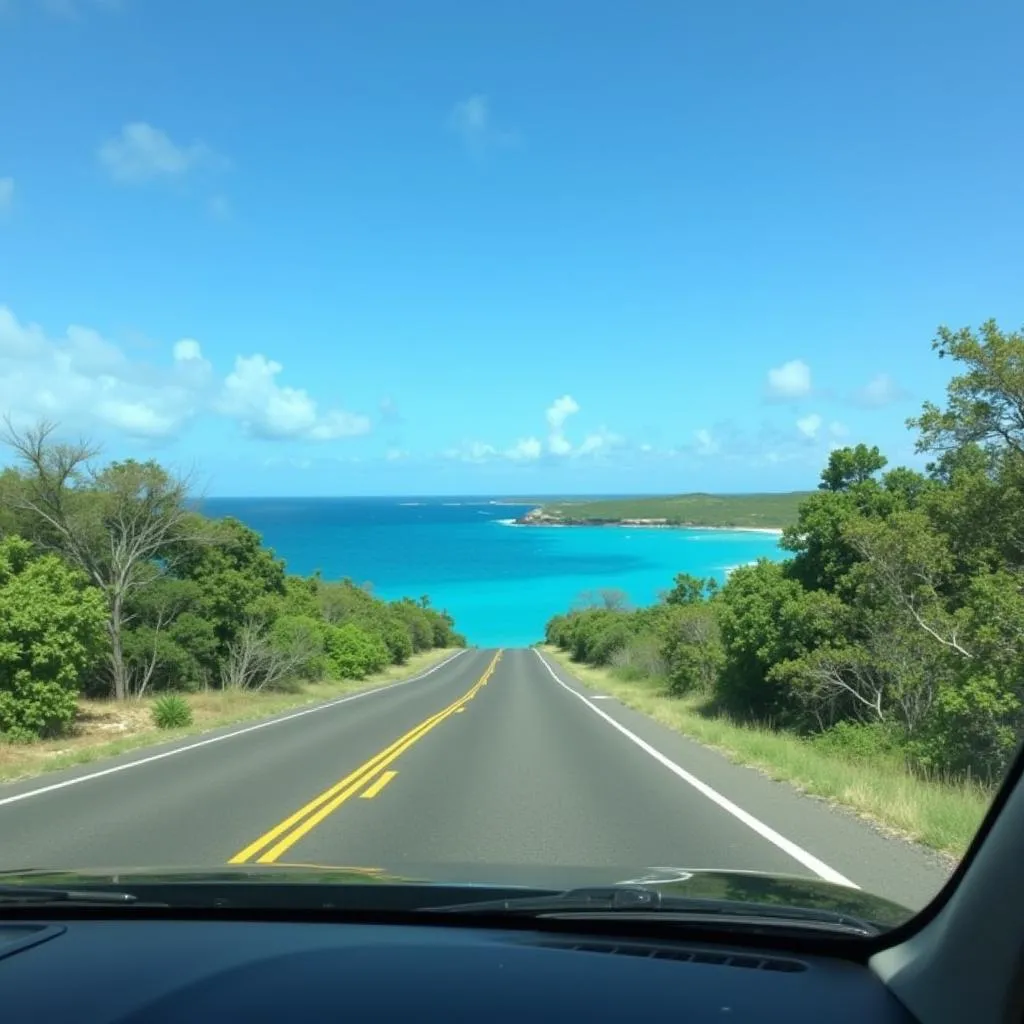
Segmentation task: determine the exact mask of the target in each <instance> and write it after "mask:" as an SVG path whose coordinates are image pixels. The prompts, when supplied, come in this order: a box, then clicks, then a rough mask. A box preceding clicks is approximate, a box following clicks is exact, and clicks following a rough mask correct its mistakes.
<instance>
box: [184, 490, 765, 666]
mask: <svg viewBox="0 0 1024 1024" xmlns="http://www.w3.org/2000/svg"><path fill="white" fill-rule="evenodd" d="M532 507H533V506H531V505H501V504H496V503H495V502H493V501H490V500H489V499H487V498H208V499H206V500H205V501H204V502H203V510H204V511H205V512H206V513H207V514H208V515H213V516H225V515H231V516H235V517H236V518H238V519H240V520H242V522H244V523H246V524H247V525H248V526H250V527H252V529H254V530H257V531H258V532H259V533H261V534H262V535H263V539H264V541H265V542H266V543H267V544H268V545H269V546H270V547H272V548H273V549H274V550H275V551H276V552H277V554H278V556H279V557H281V558H283V559H284V561H285V563H286V564H287V566H288V571H289V572H293V573H300V574H307V573H311V572H313V571H314V570H316V569H319V570H320V571H321V573H322V574H323V576H324V577H325V578H326V579H340V578H342V577H344V576H348V577H350V578H351V579H353V580H355V581H356V582H358V583H370V584H372V587H373V592H374V593H375V594H377V595H378V596H379V597H384V598H388V599H394V598H398V597H403V596H409V597H419V596H420V595H422V594H428V595H429V596H430V599H431V602H432V603H433V604H434V606H435V607H438V608H447V609H448V611H449V612H451V614H452V615H454V616H455V622H456V626H457V628H458V629H459V630H460V631H461V632H463V633H465V634H466V636H467V637H468V638H469V641H470V642H471V643H474V644H479V645H480V646H486V647H497V646H503V647H512V646H519V645H525V644H531V643H534V642H535V641H537V640H540V639H541V638H542V637H543V635H544V623H545V622H546V621H547V620H548V618H550V617H551V616H552V615H554V614H556V613H558V612H563V611H566V610H568V609H569V608H570V607H571V606H572V604H573V603H574V602H575V601H576V600H578V599H579V597H580V595H581V594H582V593H583V592H585V591H594V590H599V589H603V588H616V589H619V590H624V591H625V592H626V593H627V594H628V595H629V598H630V600H631V601H633V602H634V603H636V604H647V603H650V602H652V601H655V600H656V599H657V597H658V594H659V592H660V591H663V590H666V589H668V588H669V587H671V585H672V577H673V576H674V575H675V574H676V573H677V572H689V573H693V574H694V575H697V576H714V577H716V578H717V579H719V580H723V579H724V578H725V574H726V572H727V571H728V570H729V569H732V568H734V567H736V566H738V565H743V564H745V563H747V562H752V561H754V560H755V559H757V558H761V557H767V558H778V557H780V556H781V554H782V552H781V551H780V549H779V548H778V545H777V543H776V538H775V537H774V536H772V535H770V534H762V533H743V532H740V531H736V532H733V531H725V530H674V529H673V530H658V529H644V528H634V529H630V528H628V527H600V526H596V527H547V526H530V527H522V526H512V525H509V522H510V521H511V520H512V519H514V518H515V517H517V516H520V515H522V514H523V513H524V512H526V511H527V510H528V509H530V508H532Z"/></svg>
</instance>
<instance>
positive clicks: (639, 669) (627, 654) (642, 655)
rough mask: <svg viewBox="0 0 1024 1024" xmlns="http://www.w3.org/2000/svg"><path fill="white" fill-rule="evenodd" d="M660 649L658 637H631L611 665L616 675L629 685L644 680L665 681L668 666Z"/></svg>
mask: <svg viewBox="0 0 1024 1024" xmlns="http://www.w3.org/2000/svg"><path fill="white" fill-rule="evenodd" d="M660 647H661V645H660V644H659V643H658V640H657V638H656V637H653V636H645V635H640V636H634V637H631V638H630V640H629V642H628V643H627V644H626V645H625V647H622V648H620V649H619V650H617V651H616V652H615V654H614V655H613V656H612V661H611V664H612V668H613V670H614V672H615V674H616V675H617V676H618V677H619V678H620V679H623V680H625V681H626V682H627V683H630V682H637V681H639V680H642V679H658V680H664V678H665V675H666V666H665V659H664V658H663V657H662V655H661V649H660Z"/></svg>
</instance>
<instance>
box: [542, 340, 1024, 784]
mask: <svg viewBox="0 0 1024 1024" xmlns="http://www.w3.org/2000/svg"><path fill="white" fill-rule="evenodd" d="M935 347H936V349H938V350H939V352H940V354H943V355H948V356H951V357H952V358H953V359H954V360H956V361H957V362H959V363H960V364H961V365H962V366H963V367H964V369H965V372H964V373H963V374H962V375H961V376H958V377H954V378H953V380H952V382H951V383H950V385H949V389H948V404H947V407H946V408H945V409H939V408H938V407H936V406H933V405H930V404H928V405H926V406H925V408H924V411H923V414H922V416H921V417H920V418H919V419H918V420H917V421H915V422H914V423H913V425H914V426H916V427H917V428H918V429H919V430H920V440H919V444H918V447H919V449H920V450H923V451H933V452H935V453H936V454H937V458H936V461H935V462H934V463H932V464H931V465H930V466H929V467H928V470H927V472H926V473H918V472H915V471H913V470H910V469H905V468H896V469H892V470H889V471H888V472H885V471H884V470H885V468H886V460H885V457H884V456H883V455H882V454H881V453H880V452H879V451H878V449H877V448H868V447H866V446H864V445H857V446H856V447H853V448H844V449H839V450H836V451H833V452H832V453H831V455H830V457H829V460H828V464H827V466H826V467H825V469H824V471H823V472H822V474H821V484H820V488H819V491H818V493H816V494H814V495H812V496H811V497H809V498H808V499H807V500H805V501H804V503H803V504H802V506H801V508H800V511H799V516H798V521H797V523H796V524H795V525H794V526H793V527H791V528H790V529H788V530H787V531H786V532H785V534H784V536H783V538H782V546H783V548H784V549H786V550H787V551H788V552H789V553H790V556H791V557H789V558H788V559H787V560H786V561H784V562H782V563H781V564H779V563H773V562H769V561H761V562H759V563H757V564H756V565H751V566H745V567H742V568H739V569H737V570H735V571H734V572H733V573H731V574H730V576H729V578H728V581H727V582H726V584H725V585H724V587H722V589H721V590H720V591H719V592H716V591H715V589H714V588H713V587H711V586H708V585H704V584H702V583H701V581H699V580H694V579H692V578H691V577H687V576H683V577H680V578H678V579H677V581H676V586H675V587H674V588H673V590H672V591H670V592H669V594H667V595H666V597H665V599H664V601H663V602H662V604H661V605H659V606H657V607H655V608H651V609H640V610H639V611H634V612H628V611H623V610H609V609H596V608H583V609H579V610H577V611H574V612H572V613H570V614H569V615H564V616H556V617H555V618H554V619H552V620H551V621H550V622H549V624H548V630H547V638H548V640H549V642H551V643H555V644H558V645H559V646H560V647H562V648H564V649H565V650H568V651H570V652H571V654H572V656H573V657H574V658H576V659H578V660H582V661H588V662H590V663H592V664H612V665H613V666H615V670H616V671H618V672H622V673H625V674H630V675H633V676H636V675H637V674H638V671H639V670H638V668H637V665H638V664H641V663H643V664H644V665H645V668H644V670H643V671H644V672H645V674H647V675H649V676H654V677H656V678H658V679H659V680H660V682H661V685H663V686H664V687H665V688H667V689H668V690H669V692H671V693H674V694H683V693H691V692H696V693H699V694H702V695H704V696H705V697H707V698H708V700H709V704H710V705H711V706H713V707H714V708H717V709H719V710H722V711H725V712H727V713H729V714H730V715H732V716H733V717H736V718H740V719H744V720H748V721H756V722H761V723H768V724H771V725H774V726H776V727H782V728H787V729H791V730H795V731H797V732H799V733H802V734H807V735H813V736H814V737H815V742H816V743H819V744H821V745H823V746H826V747H827V748H829V749H844V750H845V751H847V752H848V753H849V752H852V753H854V754H856V755H857V756H872V755H877V754H880V753H893V752H899V753H900V754H901V755H902V756H903V757H904V758H906V759H907V760H908V761H910V762H911V763H912V764H914V765H916V766H917V767H918V768H920V769H923V770H925V771H928V772H936V773H940V774H942V775H956V776H962V775H967V774H970V775H974V776H980V777H982V778H983V779H989V778H994V777H998V776H999V775H1001V774H1002V773H1003V772H1004V771H1005V769H1006V767H1007V765H1008V764H1009V761H1010V759H1011V757H1012V756H1013V753H1014V751H1015V749H1016V747H1017V745H1018V744H1019V742H1020V739H1021V736H1022V733H1024V628H1022V626H1021V624H1022V623H1024V532H1022V528H1021V524H1022V523H1024V517H1022V512H1021V510H1022V509H1024V420H1022V419H1021V416H1020V410H1021V409H1024V336H1021V335H1019V334H1003V333H1002V332H1000V331H999V330H998V328H997V327H996V326H995V324H993V323H988V324H985V325H984V326H983V328H982V330H981V332H980V334H979V335H978V336H975V335H974V334H972V333H971V332H970V331H960V332H957V333H954V332H950V331H948V330H945V329H943V330H940V332H939V336H938V338H937V340H936V343H935Z"/></svg>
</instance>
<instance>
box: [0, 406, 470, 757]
mask: <svg viewBox="0 0 1024 1024" xmlns="http://www.w3.org/2000/svg"><path fill="white" fill-rule="evenodd" d="M5 440H6V442H7V444H8V445H9V446H10V448H11V449H13V451H14V453H15V454H16V456H17V458H18V465H17V466H16V467H14V468H10V469H7V470H5V471H4V472H3V473H2V474H0V748H2V747H5V746H10V745H12V744H24V743H31V742H36V741H39V740H47V739H59V738H68V737H72V736H73V735H74V734H75V732H76V730H80V729H81V714H80V710H81V705H80V702H81V700H82V699H83V698H84V699H87V700H90V701H107V702H115V703H116V704H121V705H124V704H127V703H131V702H138V701H139V700H140V699H141V698H146V697H160V696H161V695H178V696H180V697H181V698H182V700H180V701H169V702H166V701H165V707H167V708H170V709H173V708H178V710H176V711H175V710H167V711H165V712H163V713H162V714H161V717H162V720H163V721H164V722H165V723H166V724H167V725H169V726H170V727H171V728H182V727H185V723H184V721H183V718H184V717H187V714H188V713H189V712H191V713H192V714H193V717H194V718H195V720H196V722H199V719H200V715H198V713H196V710H195V707H194V705H198V703H199V701H198V698H199V696H200V695H207V696H208V695H209V694H210V693H223V694H225V695H231V696H232V699H233V700H238V701H239V703H241V704H245V705H249V706H253V707H255V706H257V703H258V697H259V696H260V695H272V694H277V695H290V696H292V697H296V696H302V695H304V694H305V693H306V692H307V689H306V688H308V687H309V686H311V685H314V684H318V683H321V682H322V681H325V680H328V681H330V680H350V681H360V680H365V679H367V678H368V677H371V676H374V675H377V674H380V673H382V672H384V670H386V669H387V668H388V667H389V666H404V665H406V664H407V663H408V662H409V660H410V659H411V658H413V657H414V656H415V655H417V654H421V653H423V652H427V651H431V650H434V649H437V648H441V649H448V648H452V647H456V646H462V645H464V643H465V641H464V640H463V638H462V637H461V636H460V635H459V634H458V633H456V632H455V627H454V622H453V621H452V618H451V616H449V615H448V614H447V613H446V612H444V611H440V610H436V609H434V608H432V607H431V606H430V602H429V599H427V598H426V597H423V598H420V599H419V600H417V601H413V600H411V599H404V600H401V601H392V602H385V601H382V600H380V599H378V598H375V597H374V596H373V594H372V593H370V592H369V591H368V590H367V589H365V588H363V587H360V586H357V585H356V584H355V583H353V582H351V581H350V580H341V581H339V582H328V581H326V580H323V579H321V578H320V577H319V576H312V577H299V576H289V575H287V574H286V573H285V569H284V565H283V563H282V562H281V561H280V560H279V559H278V558H276V557H275V555H274V553H273V552H272V551H270V550H269V549H267V548H265V547H264V546H263V544H262V542H261V540H260V537H259V535H258V534H257V533H255V532H254V531H252V530H250V529H249V528H248V527H246V526H245V525H243V524H242V523H240V522H238V521H237V520H235V519H230V518H225V519H216V520H215V519H209V518H207V517H205V516H203V515H201V514H199V513H198V512H197V511H196V510H195V509H194V507H193V505H192V504H191V503H190V501H189V493H188V481H186V480H183V479H180V478H178V477H176V476H174V475H173V474H172V473H170V472H169V471H168V470H167V469H165V468H164V467H162V466H160V465H159V464H157V463H156V462H152V461H150V462H136V461H132V460H128V461H125V462H112V463H109V464H107V465H97V464H96V461H95V460H96V456H97V452H96V450H95V449H93V448H92V447H91V446H90V445H88V444H84V443H78V444H67V443H62V442H58V441H57V440H55V431H54V427H53V425H51V424H46V423H44V424H40V425H38V426H35V427H32V428H29V429H26V430H21V431H19V430H16V429H14V428H13V426H12V425H11V424H8V429H7V433H6V437H5ZM182 701H184V703H185V705H186V707H187V709H188V711H186V712H183V711H181V710H180V707H181V703H182ZM147 714H148V712H147Z"/></svg>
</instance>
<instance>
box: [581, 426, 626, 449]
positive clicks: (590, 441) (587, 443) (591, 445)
mask: <svg viewBox="0 0 1024 1024" xmlns="http://www.w3.org/2000/svg"><path fill="white" fill-rule="evenodd" d="M621 444H623V439H622V438H621V437H620V436H619V435H618V434H613V433H612V432H611V431H610V430H605V429H604V428H603V427H602V428H601V429H600V430H598V431H597V432H595V433H593V434H587V436H586V437H585V438H583V440H582V441H581V442H580V445H579V447H578V448H577V449H576V450H575V451H574V452H573V454H574V455H599V454H601V453H602V452H606V451H608V449H609V448H617V447H619V446H620V445H621Z"/></svg>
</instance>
